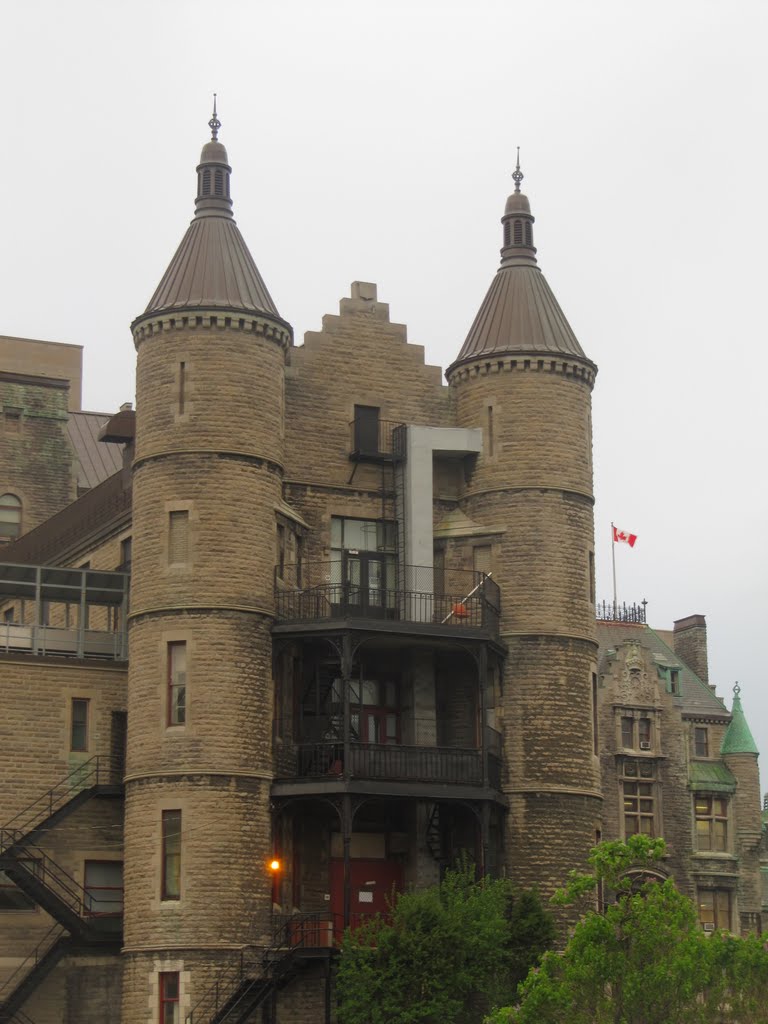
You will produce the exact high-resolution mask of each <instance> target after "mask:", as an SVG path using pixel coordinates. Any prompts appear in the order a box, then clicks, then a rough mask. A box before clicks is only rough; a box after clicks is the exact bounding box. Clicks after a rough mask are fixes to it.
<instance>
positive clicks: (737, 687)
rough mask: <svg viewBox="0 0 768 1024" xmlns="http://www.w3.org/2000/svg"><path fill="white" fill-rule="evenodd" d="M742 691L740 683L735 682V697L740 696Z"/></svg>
mask: <svg viewBox="0 0 768 1024" xmlns="http://www.w3.org/2000/svg"><path fill="white" fill-rule="evenodd" d="M740 693H741V687H740V686H739V684H738V683H734V684H733V696H734V697H738V696H739V694H740Z"/></svg>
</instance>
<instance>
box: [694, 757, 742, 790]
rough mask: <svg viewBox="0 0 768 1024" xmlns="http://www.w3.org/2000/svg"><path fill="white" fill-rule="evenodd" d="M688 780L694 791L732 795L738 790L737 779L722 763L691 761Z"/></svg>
mask: <svg viewBox="0 0 768 1024" xmlns="http://www.w3.org/2000/svg"><path fill="white" fill-rule="evenodd" d="M688 780H689V783H690V787H691V789H692V790H694V791H697V790H706V791H707V792H708V793H732V792H733V791H734V790H735V789H736V779H735V778H734V777H733V775H732V774H731V772H730V770H729V769H728V768H727V767H726V766H725V765H724V764H723V763H722V762H721V761H691V763H690V765H689V766H688Z"/></svg>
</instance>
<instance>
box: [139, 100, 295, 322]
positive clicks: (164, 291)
mask: <svg viewBox="0 0 768 1024" xmlns="http://www.w3.org/2000/svg"><path fill="white" fill-rule="evenodd" d="M208 124H209V126H210V128H211V140H210V142H207V143H206V144H205V145H204V146H203V150H202V153H201V156H200V163H199V164H198V167H197V198H196V200H195V216H194V219H193V220H192V222H191V224H190V225H189V227H188V228H187V232H186V234H185V235H184V237H183V238H182V240H181V244H180V245H179V247H178V249H177V250H176V253H175V255H174V257H173V259H172V260H171V262H170V264H169V265H168V269H167V270H166V272H165V274H163V277H162V280H161V281H160V284H159V285H158V286H157V288H156V289H155V293H154V295H153V296H152V298H151V299H150V300H149V304H148V305H147V308H146V310H145V311H144V313H143V314H142V317H141V318H143V317H145V316H147V315H148V314H150V313H152V314H156V313H166V312H171V311H173V310H180V309H190V308H192V309H195V308H205V309H227V310H232V311H233V312H247V313H266V314H268V315H271V316H277V317H279V314H278V312H277V307H276V306H275V304H274V302H273V301H272V297H271V295H270V294H269V292H268V290H267V286H266V285H265V284H264V280H263V278H262V276H261V274H260V273H259V269H258V267H257V266H256V263H255V262H254V259H253V257H252V256H251V254H250V252H249V251H248V246H247V245H246V244H245V239H244V238H243V236H242V235H241V234H240V231H239V229H238V227H237V224H236V223H235V220H234V218H233V216H232V199H231V198H230V176H231V174H232V168H231V167H230V166H229V163H228V160H227V151H226V149H225V148H224V146H223V145H222V144H221V143H220V142H219V141H218V132H219V128H220V127H221V122H220V121H219V119H218V116H217V114H216V104H215V100H214V108H213V117H212V118H211V120H210V121H209V122H208ZM141 318H140V319H141Z"/></svg>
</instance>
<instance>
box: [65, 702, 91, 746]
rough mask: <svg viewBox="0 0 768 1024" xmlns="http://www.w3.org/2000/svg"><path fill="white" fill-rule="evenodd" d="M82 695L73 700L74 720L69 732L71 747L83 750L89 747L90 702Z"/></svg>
mask: <svg viewBox="0 0 768 1024" xmlns="http://www.w3.org/2000/svg"><path fill="white" fill-rule="evenodd" d="M89 703H90V701H88V700H84V699H83V698H81V697H75V698H73V700H72V721H71V725H70V734H69V749H70V750H72V751H77V752H82V751H85V750H87V749H88V704H89Z"/></svg>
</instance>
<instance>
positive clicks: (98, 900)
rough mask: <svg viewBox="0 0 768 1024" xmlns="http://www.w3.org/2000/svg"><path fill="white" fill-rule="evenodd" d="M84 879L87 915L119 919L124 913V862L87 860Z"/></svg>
mask: <svg viewBox="0 0 768 1024" xmlns="http://www.w3.org/2000/svg"><path fill="white" fill-rule="evenodd" d="M83 877H84V885H83V888H84V889H85V893H86V895H85V913H86V915H88V916H89V917H119V916H120V915H121V914H122V913H123V863H122V861H119V860H87V861H86V862H85V871H84V873H83Z"/></svg>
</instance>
